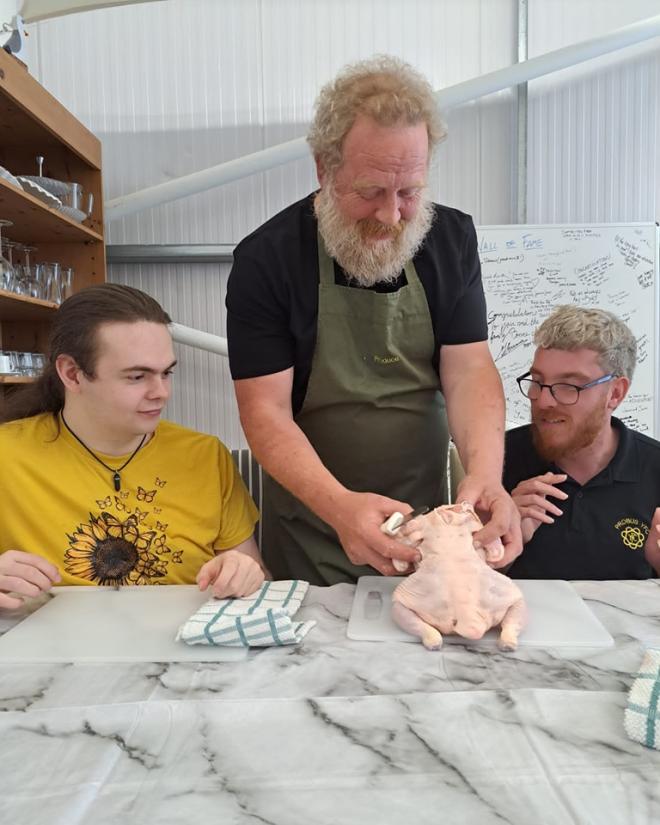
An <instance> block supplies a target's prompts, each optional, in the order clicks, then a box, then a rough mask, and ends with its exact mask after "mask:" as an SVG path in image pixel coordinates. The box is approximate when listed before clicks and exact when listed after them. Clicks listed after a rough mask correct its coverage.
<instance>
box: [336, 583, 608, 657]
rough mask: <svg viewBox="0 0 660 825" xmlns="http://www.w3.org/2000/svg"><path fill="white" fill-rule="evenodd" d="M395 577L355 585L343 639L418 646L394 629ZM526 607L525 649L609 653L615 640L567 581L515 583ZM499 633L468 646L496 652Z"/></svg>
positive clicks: (451, 639)
mask: <svg viewBox="0 0 660 825" xmlns="http://www.w3.org/2000/svg"><path fill="white" fill-rule="evenodd" d="M401 581H402V579H401V578H400V577H399V576H362V578H360V579H358V583H357V588H356V590H355V598H354V599H353V607H352V608H351V615H350V618H349V620H348V629H347V631H346V632H347V635H348V638H349V639H355V640H357V641H378V642H384V641H399V642H417V643H419V644H421V642H420V640H419V639H418V638H417V637H416V636H411V635H410V634H408V633H406V632H405V631H404V630H401V628H400V627H399V626H398V625H397V624H395V622H394V620H393V619H392V617H391V615H390V610H391V606H392V591H393V590H394V588H395V587H396V586H397V585H398V584H400V583H401ZM516 584H517V585H518V586H519V587H520V589H521V590H522V592H523V595H524V597H525V601H526V602H527V608H528V612H529V621H528V623H527V626H526V627H525V629H524V630H523V631H522V633H521V634H520V639H519V643H520V645H521V646H524V647H612V646H613V645H614V639H613V638H612V637H611V636H610V634H609V633H608V631H607V630H606V629H605V628H604V627H603V625H602V624H601V623H600V622H599V621H598V619H597V618H596V616H594V614H593V613H592V612H591V610H589V608H588V607H587V605H586V604H585V603H584V602H583V601H582V599H581V598H580V596H579V595H578V594H577V593H576V591H575V588H574V587H573V586H572V585H571V584H570V582H566V581H555V580H554V579H553V580H548V579H543V580H540V579H539V580H532V579H521V580H516ZM497 637H498V631H497V630H496V629H495V630H490V631H488V633H486V635H485V636H484V637H483V639H481V640H479V641H478V642H470V644H483V645H488V646H491V647H492V646H495V643H496V641H497ZM443 639H444V641H445V642H459V643H461V644H465V643H466V641H467V640H466V639H464V638H462V637H461V636H454V635H448V636H443Z"/></svg>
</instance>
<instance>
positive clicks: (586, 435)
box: [532, 406, 607, 464]
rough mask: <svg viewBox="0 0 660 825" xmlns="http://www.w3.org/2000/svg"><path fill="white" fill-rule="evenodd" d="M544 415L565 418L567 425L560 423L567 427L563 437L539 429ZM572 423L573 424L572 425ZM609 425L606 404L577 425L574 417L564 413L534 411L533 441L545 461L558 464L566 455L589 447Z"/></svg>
mask: <svg viewBox="0 0 660 825" xmlns="http://www.w3.org/2000/svg"><path fill="white" fill-rule="evenodd" d="M541 415H544V416H545V417H548V418H553V417H555V416H556V417H557V418H560V417H561V418H565V419H566V420H567V422H570V423H567V424H565V425H558V427H559V426H561V427H562V428H565V430H566V431H565V435H564V437H563V438H559V439H555V438H548V435H549V434H548V433H547V432H544V431H542V430H540V429H539V427H538V426H537V424H536V421H537V420H538V419H539V418H540V417H541ZM571 425H572V426H571ZM606 426H607V416H606V415H605V406H603V407H597V408H596V409H595V410H593V412H591V413H590V414H589V416H588V417H587V418H585V419H584V420H583V421H582V422H581V423H580V424H579V425H578V426H577V427H576V426H575V422H574V421H573V419H572V417H571V416H569V415H566V414H565V413H562V414H561V415H560V414H559V413H554V411H553V410H546V411H545V412H544V413H536V414H534V413H532V442H533V444H534V449H535V450H536V452H537V453H538V454H539V455H540V456H541V458H543V459H544V460H545V461H550V462H552V463H554V464H558V463H559V462H560V460H561V459H562V458H564V457H571V456H572V454H573V453H575V452H577V451H578V450H582V449H584V448H585V447H588V446H589V445H590V444H593V442H594V441H595V440H596V437H597V436H598V434H599V433H600V432H602V430H603V428H604V427H606Z"/></svg>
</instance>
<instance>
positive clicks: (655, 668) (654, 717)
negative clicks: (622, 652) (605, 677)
mask: <svg viewBox="0 0 660 825" xmlns="http://www.w3.org/2000/svg"><path fill="white" fill-rule="evenodd" d="M659 704H660V650H657V649H653V648H651V649H649V650H647V651H646V653H645V654H644V658H643V659H642V664H641V665H640V667H639V673H638V674H637V678H636V679H635V681H634V682H633V683H632V686H631V688H630V693H629V694H628V706H627V707H626V710H625V712H624V718H623V724H624V727H625V729H626V733H627V734H628V736H629V737H630V738H631V739H634V740H635V741H636V742H641V743H642V745H646V747H647V748H656V749H658V750H660V713H659V711H660V708H659Z"/></svg>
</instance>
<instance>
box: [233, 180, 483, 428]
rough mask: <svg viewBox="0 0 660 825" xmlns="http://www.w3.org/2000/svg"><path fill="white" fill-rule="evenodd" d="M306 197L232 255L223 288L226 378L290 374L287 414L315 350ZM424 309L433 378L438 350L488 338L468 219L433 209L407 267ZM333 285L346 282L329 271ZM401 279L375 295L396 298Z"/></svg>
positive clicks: (314, 264) (313, 250)
mask: <svg viewBox="0 0 660 825" xmlns="http://www.w3.org/2000/svg"><path fill="white" fill-rule="evenodd" d="M313 203H314V194H311V195H309V196H308V197H306V198H304V199H303V200H301V201H298V202H297V203H294V204H292V205H291V206H289V207H287V208H286V209H284V210H283V211H282V212H280V213H279V214H277V215H275V216H274V217H273V218H271V219H270V220H269V221H267V222H266V223H265V224H263V226H261V227H259V229H257V230H255V231H254V232H253V233H252V234H251V235H248V236H247V237H246V238H244V239H243V240H242V241H241V243H240V244H239V245H238V246H237V247H236V249H235V251H234V264H233V266H232V270H231V274H230V276H229V282H228V285H227V335H228V339H229V364H230V368H231V374H232V377H233V378H234V379H235V380H236V379H240V378H254V377H256V376H260V375H270V374H272V373H275V372H280V371H281V370H286V369H289V368H290V367H294V379H293V398H292V404H293V412H294V414H295V413H297V412H298V411H299V409H300V408H301V407H302V403H303V400H304V397H305V393H306V391H307V384H308V381H309V375H310V371H311V366H312V357H313V355H314V348H315V346H316V327H317V316H318V283H319V267H318V245H317V222H316V217H315V215H314V208H313ZM413 263H414V265H415V269H416V271H417V275H418V277H419V279H420V281H421V282H422V285H423V286H424V291H425V293H426V298H427V300H428V304H429V310H430V315H431V321H432V324H433V332H434V335H435V342H436V347H435V355H434V359H433V366H434V368H435V369H436V370H437V368H438V362H439V352H440V347H441V346H442V345H443V344H467V343H472V342H474V341H485V340H487V338H488V328H487V324H486V302H485V299H484V294H483V288H482V284H481V267H480V264H479V255H478V249H477V237H476V232H475V229H474V224H473V223H472V218H470V216H469V215H465V214H464V213H463V212H459V211H458V210H457V209H450V208H449V207H447V206H439V205H437V204H434V219H433V225H432V227H431V229H430V231H429V233H428V235H427V237H426V238H425V240H424V243H423V245H422V248H421V249H420V251H419V252H418V254H417V255H416V256H415V258H414V259H413ZM335 282H336V283H337V284H340V285H342V286H346V287H347V288H352V289H362V288H363V287H359V286H355V285H354V284H352V283H350V282H349V281H347V279H346V276H345V275H344V272H343V271H342V270H341V268H340V267H339V266H338V265H337V264H336V263H335ZM406 283H407V281H406V276H405V273H403V272H402V273H401V275H400V276H399V278H398V280H397V281H396V282H395V283H393V284H377V285H376V286H375V287H372V289H374V290H375V291H377V292H396V291H397V290H398V289H400V288H401V287H402V286H405V285H406Z"/></svg>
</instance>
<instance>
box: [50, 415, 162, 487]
mask: <svg viewBox="0 0 660 825" xmlns="http://www.w3.org/2000/svg"><path fill="white" fill-rule="evenodd" d="M60 415H61V416H62V421H63V422H64V426H65V427H66V428H67V430H68V431H69V432H70V433H71V435H72V436H73V437H74V438H75V439H76V441H77V442H78V444H80V445H81V446H83V447H84V448H85V449H86V450H87V452H88V453H89V454H90V455H91V456H92V457H93V458H95V459H96V460H97V461H98V463H99V464H102V465H103V466H104V467H105V469H106V470H109V471H110V472H111V473H112V474H113V475H112V481H113V483H114V485H115V492H117V493H118V492H119V491H120V490H121V476H120V475H119V473H121V471H122V470H123V469H124V467H127V466H128V465H129V464H130V463H131V461H133V459H134V458H135V455H136V453H137V451H138V450H139V449H140V447H141V446H142V445H143V444H144V440H145V438H146V437H147V434H146V433H145V434H144V435H143V436H142V441H140V443H139V444H138V445H137V447H136V448H135V449H134V450H133V452H132V453H131V454H130V455H129V457H128V458H127V459H126V461H124V463H123V464H122V465H121V467H117V469H115V468H114V467H108V465H107V464H106V463H105V461H101V459H100V458H99V457H98V456H97V455H96V453H95V452H93V451H92V450H90V449H89V447H88V446H87V444H85V442H84V441H81V439H80V438H78V436H77V435H76V434H75V433H74V431H73V430H72V429H71V427H69V425H68V424H67V423H66V419H65V418H64V415H63V414H62V413H60Z"/></svg>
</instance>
